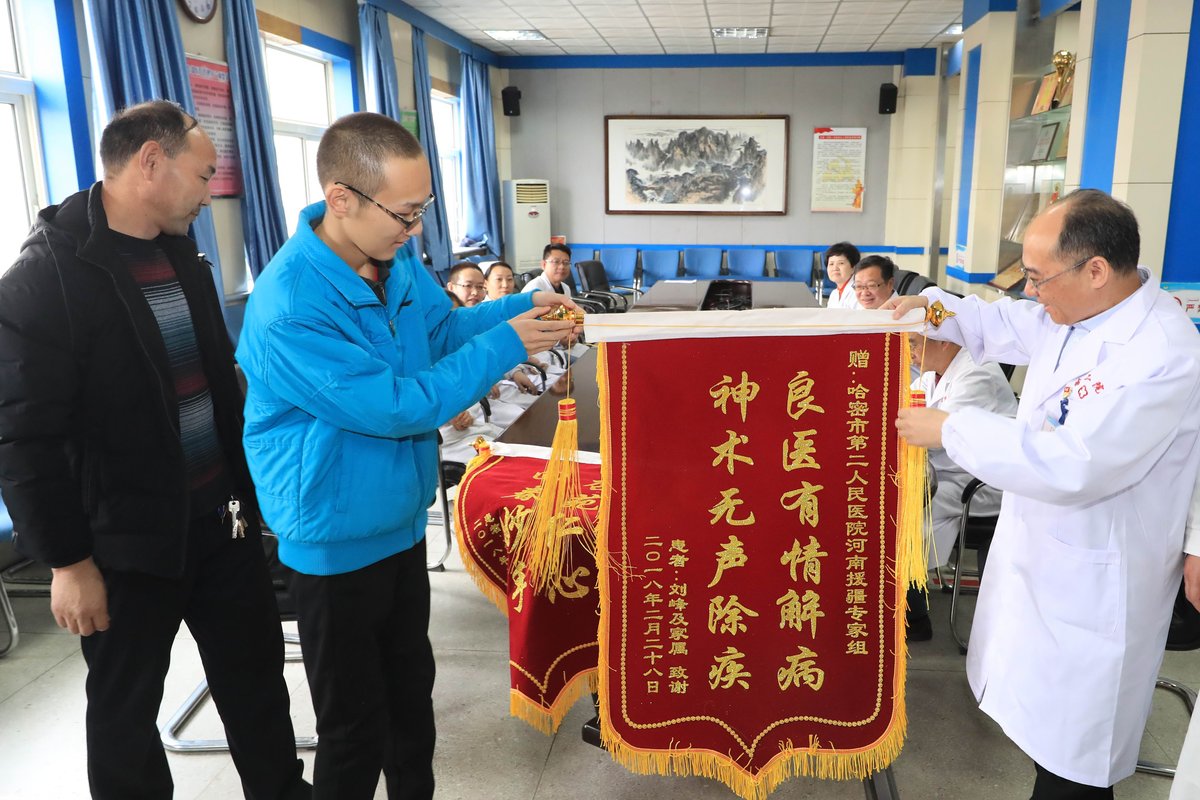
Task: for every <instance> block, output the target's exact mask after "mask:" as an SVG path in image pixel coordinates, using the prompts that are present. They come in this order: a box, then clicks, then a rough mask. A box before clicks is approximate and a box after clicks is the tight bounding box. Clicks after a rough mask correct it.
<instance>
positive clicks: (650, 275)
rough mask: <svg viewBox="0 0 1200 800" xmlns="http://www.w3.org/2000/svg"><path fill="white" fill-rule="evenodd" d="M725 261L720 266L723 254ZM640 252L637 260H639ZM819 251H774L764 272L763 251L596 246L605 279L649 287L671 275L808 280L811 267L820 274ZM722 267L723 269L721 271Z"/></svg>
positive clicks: (765, 259) (640, 287) (616, 282)
mask: <svg viewBox="0 0 1200 800" xmlns="http://www.w3.org/2000/svg"><path fill="white" fill-rule="evenodd" d="M726 254H727V255H728V263H727V264H725V265H723V264H722V262H723V261H725V256H726ZM639 255H640V259H639ZM821 256H822V253H821V252H820V251H814V250H810V249H806V248H796V249H788V250H776V251H775V259H774V261H775V269H774V271H773V272H768V269H767V251H766V249H765V248H764V249H760V248H739V249H731V250H728V251H722V250H721V249H719V248H714V247H688V248H683V249H681V250H669V249H664V250H660V249H654V250H641V251H639V250H638V249H637V248H636V247H610V248H600V251H599V260H600V261H601V262H602V263H603V264H604V269H605V272H606V273H607V275H608V281H609V283H610V284H611V285H613V286H636V287H637V288H639V289H649V288H650V287H651V286H653V285H654V284H655V283H657V282H658V281H660V280H671V279H673V278H679V277H686V278H701V279H704V278H716V277H719V276H721V275H728V276H730V277H734V278H745V279H748V280H763V279H765V278H776V279H782V280H790V281H802V282H804V283H811V282H812V280H813V275H814V270H815V273H816V274H817V275H820V274H821V273H822V270H821V266H820V265H821V261H820V258H821ZM723 266H724V267H726V269H724V270H723Z"/></svg>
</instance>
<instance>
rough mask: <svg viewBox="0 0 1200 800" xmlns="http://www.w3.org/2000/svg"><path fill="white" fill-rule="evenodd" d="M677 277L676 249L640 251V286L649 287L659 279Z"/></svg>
mask: <svg viewBox="0 0 1200 800" xmlns="http://www.w3.org/2000/svg"><path fill="white" fill-rule="evenodd" d="M678 277H679V251H678V250H643V251H642V286H641V288H643V289H649V288H650V287H651V286H653V285H654V284H655V283H657V282H658V281H661V280H670V279H672V278H678Z"/></svg>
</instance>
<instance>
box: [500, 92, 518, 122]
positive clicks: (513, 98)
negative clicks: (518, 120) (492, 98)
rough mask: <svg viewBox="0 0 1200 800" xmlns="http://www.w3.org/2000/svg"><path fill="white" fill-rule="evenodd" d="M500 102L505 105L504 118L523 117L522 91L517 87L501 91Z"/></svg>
mask: <svg viewBox="0 0 1200 800" xmlns="http://www.w3.org/2000/svg"><path fill="white" fill-rule="evenodd" d="M500 101H501V102H502V103H503V104H504V116H506V117H519V116H521V90H520V89H518V88H517V87H515V86H505V87H504V88H503V89H501V90H500Z"/></svg>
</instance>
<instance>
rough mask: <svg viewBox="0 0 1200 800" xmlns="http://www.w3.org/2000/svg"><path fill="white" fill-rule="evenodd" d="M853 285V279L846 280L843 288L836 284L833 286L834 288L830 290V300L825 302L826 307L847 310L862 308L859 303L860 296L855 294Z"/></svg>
mask: <svg viewBox="0 0 1200 800" xmlns="http://www.w3.org/2000/svg"><path fill="white" fill-rule="evenodd" d="M851 286H853V283H852V282H851V281H846V285H845V286H843V287H842V288H841V290H839V289H838V287H836V286H835V287H833V289H832V290H831V291H830V292H829V300H828V301H827V302H826V303H825V307H826V308H844V309H847V310H850V309H854V308H860V307H861V306H859V304H858V297H857V296H856V295H855V294H854V290H853V289H851V288H850V287H851Z"/></svg>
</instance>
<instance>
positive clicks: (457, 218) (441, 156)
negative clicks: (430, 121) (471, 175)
mask: <svg viewBox="0 0 1200 800" xmlns="http://www.w3.org/2000/svg"><path fill="white" fill-rule="evenodd" d="M429 99H430V102H431V103H445V104H446V105H448V106H450V107H451V109H453V117H454V126H455V128H456V130H455V132H454V138H455V141H456V142H457V143H458V146H457V147H456V148H454V150H453V151H452V152H451V154H449V155H448V154H446V153H445V152H443V151H442V147H441V143H440V142H439V143H438V161H441V162H445V161H447V160H449V161H452V162H453V163H454V167H455V168H454V170H453V172H454V181H455V188H456V192H455V196H456V197H457V198H458V207H457V208H453V209H452V208H450V207H449V206H448V205H446V204H444V201H443V198H440V197H439V198H438V200H439V201H440V202H443V206H442V207H443V208H444V209H445V211H446V222H447V224H448V226H449V228H450V230H449V231H448V233H449V235H450V240H451V243H452V244H457V242H458V241H459V240H461V239H462V237H463V236H465V235H466V232H467V231H466V228H467V209H466V198H467V195H466V188H467V187H466V165H465V163H464V162H463V152H464V147H463V144H464V142H463V139H464V133H465V131H464V130H463V118H462V98H460V97H458V96H457V95H453V94H450V93H448V92H444V91H442V90H440V89H434V88H431V89H430V90H429ZM431 110H432V109H431ZM431 116H432V115H431ZM434 140H435V141H436V140H437V132H436V130H435V131H434ZM438 166H441V167H443V169H442V186H443V188H444V187H445V185H446V181H447V175H446V170H445V168H444V165H443V164H439V165H438Z"/></svg>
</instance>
